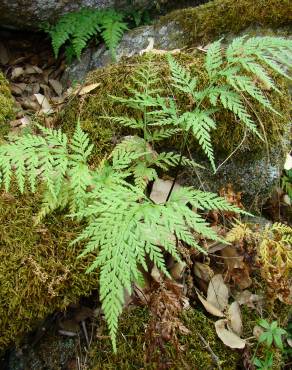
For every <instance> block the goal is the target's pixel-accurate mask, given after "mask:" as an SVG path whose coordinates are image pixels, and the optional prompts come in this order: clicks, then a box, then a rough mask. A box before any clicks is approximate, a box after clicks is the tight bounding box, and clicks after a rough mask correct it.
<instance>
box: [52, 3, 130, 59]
mask: <svg viewBox="0 0 292 370" xmlns="http://www.w3.org/2000/svg"><path fill="white" fill-rule="evenodd" d="M123 18H124V15H123V14H121V13H118V12H117V11H115V10H113V9H107V10H94V9H81V10H79V11H78V12H74V13H68V14H65V15H63V16H62V17H61V18H60V19H59V21H58V22H57V23H56V24H55V25H53V26H50V27H46V28H45V31H46V32H48V33H49V35H50V36H51V38H52V46H53V50H54V54H55V57H57V56H58V54H59V51H60V48H61V47H62V46H63V45H64V44H66V43H67V42H70V45H69V46H68V47H69V48H70V56H71V57H72V54H73V53H74V54H75V55H76V56H77V58H78V59H80V56H81V52H82V50H83V49H84V48H85V47H86V45H87V43H88V41H89V40H90V39H91V38H92V37H93V36H94V35H97V34H100V35H101V36H102V38H103V39H104V41H105V44H106V46H107V48H108V49H109V50H110V52H111V55H112V56H113V58H115V48H116V47H117V45H118V43H119V41H120V39H121V37H122V35H123V33H124V32H125V31H126V30H127V29H128V28H127V25H126V23H125V22H124V21H123Z"/></svg>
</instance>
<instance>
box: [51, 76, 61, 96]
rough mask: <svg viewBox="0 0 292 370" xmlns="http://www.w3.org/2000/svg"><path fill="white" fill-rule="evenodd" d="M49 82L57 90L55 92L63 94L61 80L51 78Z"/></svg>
mask: <svg viewBox="0 0 292 370" xmlns="http://www.w3.org/2000/svg"><path fill="white" fill-rule="evenodd" d="M49 84H50V85H51V86H52V88H53V90H54V91H55V93H56V94H57V95H59V96H60V95H62V92H63V86H62V84H61V82H60V81H58V80H53V79H50V80H49Z"/></svg>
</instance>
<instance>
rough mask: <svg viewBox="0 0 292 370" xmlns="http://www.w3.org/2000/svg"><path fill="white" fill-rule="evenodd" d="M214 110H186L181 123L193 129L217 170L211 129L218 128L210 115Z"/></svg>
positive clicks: (185, 127)
mask: <svg viewBox="0 0 292 370" xmlns="http://www.w3.org/2000/svg"><path fill="white" fill-rule="evenodd" d="M212 113H214V110H212V109H210V110H202V111H200V110H196V111H194V112H186V113H184V114H183V115H182V116H181V117H180V124H181V125H183V127H184V130H185V131H188V130H191V131H192V133H193V135H194V137H195V138H196V139H197V140H198V142H199V144H200V146H201V147H202V149H203V151H204V152H205V154H206V155H207V157H208V158H209V160H210V162H211V165H212V168H213V170H214V171H215V168H216V166H215V162H214V160H215V158H214V152H213V147H212V144H211V135H210V131H211V130H212V129H215V128H216V123H215V121H214V120H213V119H212V118H211V117H210V115H211V114H212Z"/></svg>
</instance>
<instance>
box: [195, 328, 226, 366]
mask: <svg viewBox="0 0 292 370" xmlns="http://www.w3.org/2000/svg"><path fill="white" fill-rule="evenodd" d="M197 334H198V337H199V338H200V340H201V341H202V342H203V344H204V345H205V348H206V350H207V351H208V352H209V353H210V355H211V358H212V360H213V362H214V363H215V364H216V365H217V367H218V369H219V370H222V367H221V365H220V359H219V357H218V356H216V355H215V353H214V352H213V350H212V348H211V347H210V345H209V343H208V342H207V341H206V339H205V338H204V337H202V335H201V334H200V333H197Z"/></svg>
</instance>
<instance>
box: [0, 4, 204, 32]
mask: <svg viewBox="0 0 292 370" xmlns="http://www.w3.org/2000/svg"><path fill="white" fill-rule="evenodd" d="M204 1H206V0H201V1H200V0H193V1H186V0H183V1H181V2H180V5H184V4H186V3H192V4H197V3H199V2H201V3H202V2H204ZM160 6H165V8H166V9H168V8H171V7H178V4H177V2H176V1H174V0H166V1H165V0H155V1H151V0H75V1H70V0H25V1H23V0H2V1H1V2H0V22H1V26H4V27H5V26H6V27H12V28H31V29H38V28H39V26H40V24H41V23H42V22H50V23H52V22H55V21H56V20H57V19H58V18H59V17H60V16H61V15H63V14H66V13H69V12H73V11H76V10H79V9H81V8H85V7H89V8H93V9H99V8H110V7H111V8H116V9H120V10H124V11H133V10H136V11H143V10H144V9H160ZM156 11H157V10H156Z"/></svg>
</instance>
